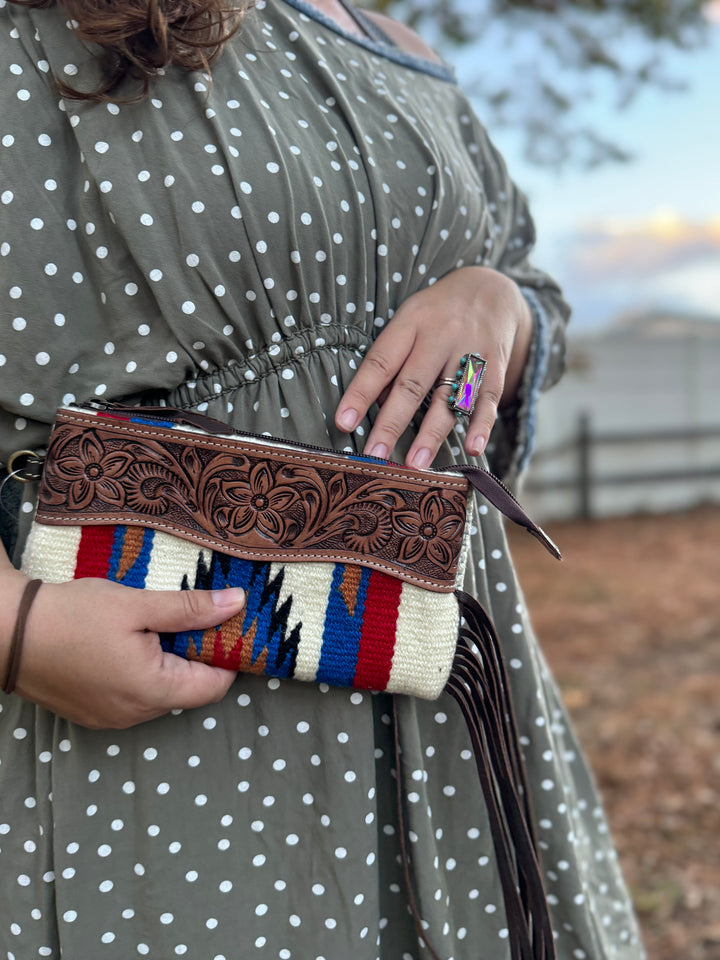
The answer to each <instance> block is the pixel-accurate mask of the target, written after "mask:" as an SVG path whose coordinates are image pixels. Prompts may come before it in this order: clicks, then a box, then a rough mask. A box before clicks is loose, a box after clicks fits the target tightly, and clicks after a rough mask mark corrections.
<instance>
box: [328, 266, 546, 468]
mask: <svg viewBox="0 0 720 960" xmlns="http://www.w3.org/2000/svg"><path fill="white" fill-rule="evenodd" d="M531 340H532V317H531V314H530V308H529V306H528V304H527V301H526V300H525V298H524V297H523V295H522V293H521V292H520V289H519V287H518V286H517V284H516V283H515V282H514V281H513V280H511V279H510V278H509V277H507V276H505V275H504V274H502V273H499V272H498V271H497V270H493V269H491V268H489V267H461V268H459V269H458V270H454V271H453V272H452V273H449V274H447V275H446V276H445V277H443V278H442V279H441V280H438V281H437V283H435V284H433V286H431V287H427V288H426V289H424V290H421V291H419V292H418V293H416V294H413V296H411V297H409V298H408V299H407V300H406V301H405V302H404V303H403V304H402V305H401V306H400V307H399V308H398V310H397V311H396V312H395V314H394V316H393V318H392V321H391V322H390V323H389V324H388V326H387V327H386V328H385V329H384V330H383V331H382V333H380V335H379V336H378V338H377V340H376V341H375V342H374V343H373V345H372V347H371V348H370V349H369V350H368V352H367V355H366V356H365V359H364V360H363V362H362V365H361V367H360V369H359V370H358V372H357V373H356V375H355V377H354V378H353V381H352V383H351V384H350V386H349V387H348V389H347V390H346V391H345V393H344V394H343V396H342V398H341V400H340V404H339V406H338V409H337V413H336V415H335V422H336V424H337V426H338V427H339V428H340V429H341V430H344V431H345V432H346V433H350V432H352V431H353V430H354V429H355V428H356V427H357V425H358V424H359V423H360V422H361V421H362V419H363V417H364V416H365V415H366V414H367V411H368V409H369V407H370V406H371V405H372V404H373V403H379V404H380V405H381V406H380V412H379V413H378V415H377V418H376V420H375V422H374V424H373V427H372V430H371V431H370V434H369V436H368V439H367V442H366V444H365V451H364V452H365V453H367V454H368V455H370V456H375V457H380V458H381V459H387V458H388V457H390V456H391V453H392V450H393V448H394V447H395V444H396V443H397V441H398V438H399V437H400V436H401V434H402V433H403V432H404V431H405V429H406V428H407V426H408V424H409V423H410V421H411V420H412V418H413V417H414V416H415V414H416V413H417V410H418V407H419V406H420V403H421V402H422V400H423V398H424V397H426V396H427V394H428V393H430V391H431V390H432V389H433V386H434V384H435V383H436V381H437V380H438V378H440V377H449V378H454V377H455V374H456V372H457V369H458V362H459V360H460V358H461V357H462V356H464V355H465V354H467V353H479V354H480V356H482V357H483V358H484V359H485V360H486V361H487V367H486V369H485V373H484V376H483V380H482V385H481V387H480V393H479V396H478V400H477V403H476V405H475V410H474V412H473V414H472V416H471V417H470V419H469V421H467V429H466V438H465V449H466V451H467V452H468V453H469V454H471V455H473V456H478V455H479V454H481V453H482V452H483V450H484V449H485V446H486V444H487V441H488V438H489V436H490V431H491V429H492V427H493V424H494V423H495V418H496V416H497V410H498V406H499V405H500V404H501V403H508V402H509V401H510V400H512V399H513V398H514V396H515V394H516V392H517V388H518V385H519V383H520V380H521V378H522V371H523V368H524V366H525V363H526V361H527V356H528V351H529V349H530V342H531ZM449 396H450V387H449V386H447V385H440V386H438V387H437V389H436V390H434V392H433V395H432V400H431V403H430V407H429V409H428V411H427V413H426V414H425V416H424V418H423V421H422V424H421V425H420V429H419V430H418V433H417V436H416V437H415V440H414V441H413V443H412V446H411V447H410V449H409V451H408V455H407V457H406V458H405V462H406V464H407V465H408V466H411V467H427V466H429V465H430V464H431V463H432V461H433V460H434V458H435V455H436V454H437V452H438V450H439V448H440V445H441V443H442V442H443V441H444V440H445V439H446V437H447V436H448V434H449V433H450V431H451V430H452V428H453V426H455V424H456V423H457V418H456V416H455V414H454V413H453V411H452V410H451V409H450V407H449V406H448V402H447V401H448V397H449Z"/></svg>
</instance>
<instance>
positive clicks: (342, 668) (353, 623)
mask: <svg viewBox="0 0 720 960" xmlns="http://www.w3.org/2000/svg"><path fill="white" fill-rule="evenodd" d="M344 575H345V565H344V564H342V563H337V564H335V569H334V570H333V578H332V583H331V584H330V594H329V596H328V602H327V610H326V612H325V627H324V629H323V642H322V649H321V651H320V663H319V664H318V671H317V676H316V677H315V680H316V681H317V682H318V683H322V682H325V683H329V684H331V685H332V686H337V687H349V686H351V685H352V682H353V677H354V676H355V667H356V666H357V658H358V651H359V649H360V634H361V633H362V624H363V614H364V612H365V597H366V596H367V588H368V583H369V582H370V570H368V569H367V568H366V567H363V569H362V573H361V575H360V585H359V587H358V595H357V599H356V602H355V610H354V612H353V614H352V615H351V614H350V611H349V610H348V608H347V605H346V604H345V600H344V598H343V595H342V589H341V588H342V582H343V577H344Z"/></svg>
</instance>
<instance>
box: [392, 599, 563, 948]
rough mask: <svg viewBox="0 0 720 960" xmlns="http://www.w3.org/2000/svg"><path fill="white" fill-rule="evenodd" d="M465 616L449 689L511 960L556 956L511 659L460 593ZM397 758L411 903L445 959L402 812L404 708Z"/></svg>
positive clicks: (417, 922)
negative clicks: (415, 880)
mask: <svg viewBox="0 0 720 960" xmlns="http://www.w3.org/2000/svg"><path fill="white" fill-rule="evenodd" d="M456 597H457V599H458V602H459V604H460V612H461V615H462V617H463V620H464V621H465V622H464V624H463V625H462V626H461V628H460V631H459V637H458V645H457V651H456V654H455V660H454V663H453V667H452V670H451V673H450V678H449V680H448V682H447V686H446V688H445V689H446V690H447V692H448V693H449V694H450V695H451V696H452V697H453V698H454V699H455V700H456V701H457V703H458V704H459V706H460V709H461V710H462V713H463V716H464V717H465V721H466V723H467V727H468V732H469V734H470V740H471V743H472V747H473V752H474V754H475V763H476V766H477V771H478V776H479V779H480V786H481V788H482V792H483V796H484V798H485V803H486V806H487V811H488V819H489V823H490V830H491V832H492V839H493V846H494V848H495V857H496V861H497V867H498V873H499V875H500V882H501V884H502V889H503V898H504V904H505V915H506V920H507V927H508V931H509V936H508V943H509V946H510V956H511V957H512V960H556V952H555V942H554V938H553V932H552V925H551V921H550V912H549V908H548V903H547V898H546V895H545V890H544V887H543V882H542V875H541V870H540V864H539V861H538V856H537V852H536V844H535V837H534V831H533V826H532V819H531V815H530V808H529V802H528V797H529V793H528V789H527V782H526V779H525V770H524V765H523V760H522V756H521V755H520V748H519V741H518V734H517V729H516V725H515V718H514V714H513V707H512V702H511V698H510V685H509V683H508V678H507V673H506V670H505V664H504V661H503V657H502V652H501V649H500V642H499V640H498V638H497V635H496V633H495V630H494V628H493V626H492V623H491V621H490V619H489V617H488V616H487V614H486V613H485V611H484V610H483V608H482V607H481V606H480V604H479V603H478V602H477V601H476V600H475V599H474V598H473V597H471V596H469V595H468V594H466V593H463V592H462V591H459V590H458V591H456ZM395 761H396V777H397V804H398V821H399V828H400V829H399V833H400V844H401V857H402V863H403V870H404V874H405V884H406V887H407V895H408V903H409V906H410V911H411V913H412V915H413V918H414V920H415V926H416V929H417V933H418V936H419V937H421V938H422V940H423V941H424V943H425V946H426V948H427V950H428V952H429V953H430V955H431V956H432V957H433V960H441V958H440V956H439V954H438V953H437V952H436V950H435V949H434V947H433V946H432V944H430V943H429V942H428V939H427V937H426V935H425V931H424V929H423V926H422V918H421V915H420V911H419V908H418V905H417V901H416V897H415V893H414V890H413V884H412V878H411V866H410V861H409V853H408V844H407V839H406V836H405V834H406V830H405V823H404V811H403V806H404V804H403V790H402V777H401V774H400V762H401V761H400V746H399V730H398V723H397V712H396V714H395Z"/></svg>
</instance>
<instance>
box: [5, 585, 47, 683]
mask: <svg viewBox="0 0 720 960" xmlns="http://www.w3.org/2000/svg"><path fill="white" fill-rule="evenodd" d="M41 586H42V580H31V581H30V582H29V583H28V584H26V585H25V589H24V591H23V595H22V597H21V598H20V606H19V608H18V614H17V619H16V621H15V629H14V630H13V635H12V640H11V641H10V651H9V653H8V660H7V670H6V672H5V681H4V683H3V685H2V691H3V693H12V692H13V690H14V689H15V684H16V683H17V677H18V671H19V670H20V660H21V659H22V650H23V642H24V640H25V624H26V623H27V618H28V614H29V613H30V607H31V606H32V604H33V600H34V599H35V597H36V596H37V592H38V590H39V589H40V587H41Z"/></svg>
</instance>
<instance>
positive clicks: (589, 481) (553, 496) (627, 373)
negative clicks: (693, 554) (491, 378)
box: [521, 311, 720, 519]
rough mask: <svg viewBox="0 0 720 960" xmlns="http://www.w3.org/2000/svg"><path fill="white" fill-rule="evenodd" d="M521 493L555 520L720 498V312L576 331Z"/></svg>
mask: <svg viewBox="0 0 720 960" xmlns="http://www.w3.org/2000/svg"><path fill="white" fill-rule="evenodd" d="M582 417H585V418H586V423H587V430H588V435H589V443H588V444H587V445H586V446H585V448H584V450H585V452H584V453H583V445H582V444H581V443H579V442H578V441H579V435H580V433H581V427H580V422H581V418H582ZM583 458H584V459H583ZM583 474H584V475H585V478H586V482H585V484H584V485H583V484H582V483H581V478H582V476H583ZM583 491H584V492H583ZM521 493H522V501H523V503H524V504H525V505H526V506H527V508H528V510H529V511H530V512H531V514H534V515H537V516H538V517H544V518H554V519H560V518H566V517H572V516H577V515H580V514H582V513H583V512H589V513H590V514H591V515H593V516H610V515H623V514H630V513H637V512H639V511H651V512H663V511H668V510H677V509H683V508H686V507H689V506H692V505H694V504H698V503H702V502H715V503H720V315H719V316H713V317H710V316H697V315H692V316H690V315H682V314H678V313H671V312H667V313H662V312H659V311H656V312H651V313H644V314H640V315H632V316H627V317H623V318H621V319H619V320H618V321H617V322H616V323H615V324H613V325H611V326H609V327H605V328H603V329H602V330H600V331H598V332H596V333H593V334H587V335H584V336H574V337H572V336H571V339H570V342H569V346H568V370H567V373H566V375H565V377H564V379H563V380H562V381H561V383H560V384H559V385H558V386H557V387H555V388H554V389H553V390H551V391H550V392H549V393H548V394H546V395H545V396H544V397H543V399H542V401H541V404H540V412H539V422H538V442H537V446H536V453H535V457H534V460H533V462H532V463H531V466H530V469H529V471H528V473H527V476H526V478H525V479H524V482H523V484H522V488H521Z"/></svg>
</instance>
